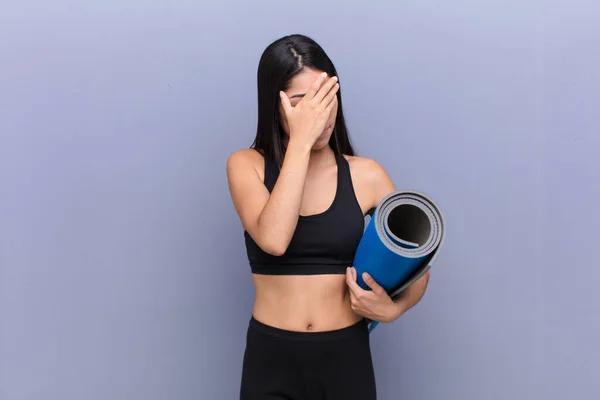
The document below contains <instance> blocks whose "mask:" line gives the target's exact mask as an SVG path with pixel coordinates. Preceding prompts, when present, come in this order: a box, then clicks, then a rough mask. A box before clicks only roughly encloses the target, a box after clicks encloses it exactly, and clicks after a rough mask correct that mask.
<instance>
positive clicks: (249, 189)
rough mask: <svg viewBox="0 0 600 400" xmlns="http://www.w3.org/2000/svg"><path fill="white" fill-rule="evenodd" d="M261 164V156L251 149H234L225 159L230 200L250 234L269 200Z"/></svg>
mask: <svg viewBox="0 0 600 400" xmlns="http://www.w3.org/2000/svg"><path fill="white" fill-rule="evenodd" d="M262 164H263V158H262V156H261V155H260V154H259V153H258V152H257V151H255V150H251V149H244V150H239V151H236V152H235V153H233V154H231V155H230V156H229V158H228V159H227V182H228V185H229V193H230V195H231V200H232V202H233V205H234V207H235V209H236V212H237V213H238V216H239V218H240V220H241V222H242V225H243V227H244V229H245V230H246V231H248V233H249V234H251V235H252V234H253V233H254V232H255V230H256V227H257V224H258V218H259V216H260V214H261V212H262V210H263V208H264V207H265V204H266V203H267V201H268V200H269V191H268V190H267V188H266V187H265V185H264V183H263V179H262V178H261V174H260V170H259V168H260V166H261V165H262Z"/></svg>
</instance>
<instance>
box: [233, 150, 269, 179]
mask: <svg viewBox="0 0 600 400" xmlns="http://www.w3.org/2000/svg"><path fill="white" fill-rule="evenodd" d="M264 160H265V159H264V157H263V155H262V154H261V153H259V152H258V151H257V150H255V149H240V150H236V151H234V152H233V153H231V154H230V155H229V157H228V158H227V174H228V175H232V174H237V173H247V172H249V171H254V172H256V173H257V174H259V175H262V174H263V173H264Z"/></svg>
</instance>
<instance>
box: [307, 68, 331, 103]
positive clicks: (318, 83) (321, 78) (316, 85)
mask: <svg viewBox="0 0 600 400" xmlns="http://www.w3.org/2000/svg"><path fill="white" fill-rule="evenodd" d="M325 78H327V72H323V73H322V74H321V75H319V77H318V78H317V79H315V81H314V82H313V84H312V85H311V86H310V89H308V92H306V94H305V95H304V98H305V99H306V100H311V99H312V98H313V97H315V94H317V92H318V91H319V88H320V87H321V85H322V84H323V81H324V80H325Z"/></svg>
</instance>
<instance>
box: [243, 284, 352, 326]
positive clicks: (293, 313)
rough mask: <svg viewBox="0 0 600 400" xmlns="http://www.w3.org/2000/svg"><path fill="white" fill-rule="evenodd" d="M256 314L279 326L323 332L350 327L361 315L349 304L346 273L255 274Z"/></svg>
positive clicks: (272, 324) (258, 318)
mask: <svg viewBox="0 0 600 400" xmlns="http://www.w3.org/2000/svg"><path fill="white" fill-rule="evenodd" d="M253 280H254V285H255V288H256V298H255V302H254V309H253V316H254V318H256V319H257V320H258V321H260V322H262V323H264V324H267V325H271V326H274V327H276V328H280V329H285V330H290V331H299V332H322V331H330V330H336V329H341V328H345V327H348V326H350V325H353V324H355V323H356V322H358V321H359V320H360V319H361V318H362V317H361V316H359V315H358V314H356V313H354V312H353V311H352V309H351V307H350V304H351V303H350V294H349V292H348V287H347V285H346V276H345V275H341V274H337V275H257V274H254V275H253Z"/></svg>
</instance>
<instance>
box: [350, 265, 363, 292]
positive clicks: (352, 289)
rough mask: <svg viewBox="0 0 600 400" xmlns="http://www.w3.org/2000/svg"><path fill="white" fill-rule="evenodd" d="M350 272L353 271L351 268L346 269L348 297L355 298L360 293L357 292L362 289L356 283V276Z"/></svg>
mask: <svg viewBox="0 0 600 400" xmlns="http://www.w3.org/2000/svg"><path fill="white" fill-rule="evenodd" d="M352 270H353V268H351V267H348V268H347V269H346V284H347V285H348V288H349V289H350V295H351V296H357V295H358V293H360V292H359V290H362V289H361V288H360V286H358V284H357V283H356V275H354V274H353V273H352Z"/></svg>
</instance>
